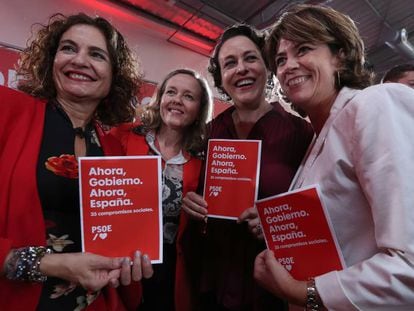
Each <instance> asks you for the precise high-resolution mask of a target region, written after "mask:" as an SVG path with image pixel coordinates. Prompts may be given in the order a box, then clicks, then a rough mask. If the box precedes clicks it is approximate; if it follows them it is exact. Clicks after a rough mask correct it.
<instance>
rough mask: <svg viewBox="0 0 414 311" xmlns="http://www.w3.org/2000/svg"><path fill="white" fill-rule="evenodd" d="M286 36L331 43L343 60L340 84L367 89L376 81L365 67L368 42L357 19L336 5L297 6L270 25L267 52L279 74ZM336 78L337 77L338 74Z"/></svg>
mask: <svg viewBox="0 0 414 311" xmlns="http://www.w3.org/2000/svg"><path fill="white" fill-rule="evenodd" d="M282 38H284V39H286V40H289V41H293V42H297V43H305V42H307V43H318V44H327V45H328V47H329V48H330V50H331V52H332V53H333V54H334V55H338V56H339V58H340V60H341V67H340V68H339V69H338V74H337V76H338V77H339V79H336V80H337V81H336V86H337V88H338V89H340V88H342V87H343V86H347V87H350V88H356V89H363V88H365V87H367V86H369V85H371V84H372V80H373V73H372V72H371V71H370V70H368V69H367V68H366V67H365V58H364V43H363V41H362V39H361V37H360V35H359V32H358V29H357V27H356V26H355V23H354V22H353V20H352V19H351V18H350V17H349V16H347V15H345V14H342V13H340V12H338V11H335V10H334V9H332V8H329V7H324V6H316V5H296V6H294V7H292V8H291V9H290V10H288V11H287V12H285V13H284V14H283V15H282V16H281V17H280V19H279V20H278V21H277V22H276V23H275V24H274V25H273V26H272V27H271V28H270V33H269V35H268V37H267V40H266V46H265V54H266V58H267V60H268V63H269V67H270V69H271V70H272V71H273V72H274V73H276V70H277V66H276V64H275V56H276V52H277V49H278V46H279V43H280V40H281V39H282ZM335 78H336V77H335Z"/></svg>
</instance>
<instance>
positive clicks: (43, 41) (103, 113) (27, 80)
mask: <svg viewBox="0 0 414 311" xmlns="http://www.w3.org/2000/svg"><path fill="white" fill-rule="evenodd" d="M75 25H90V26H93V27H96V28H97V29H98V30H99V31H100V32H101V33H102V34H103V36H104V37H105V41H106V44H107V47H108V51H109V56H110V60H111V65H112V84H111V88H110V91H109V94H108V96H107V97H106V98H105V99H104V100H103V101H102V102H101V103H100V104H99V106H98V107H97V110H96V118H97V119H98V120H99V121H101V122H102V123H104V124H107V125H115V124H118V123H122V122H126V121H131V120H132V119H133V117H134V112H135V110H134V107H133V106H132V105H131V101H132V100H133V98H134V97H135V95H136V94H137V92H138V89H139V87H140V85H141V83H142V75H141V72H140V70H139V68H138V63H137V61H136V59H135V56H134V55H133V53H132V52H131V50H130V49H129V48H128V46H127V43H126V42H125V40H124V38H123V36H122V35H121V33H120V32H119V31H118V30H117V29H115V27H113V26H112V25H111V24H110V23H109V22H108V21H107V20H106V19H104V18H102V17H90V16H88V15H86V14H84V13H79V14H75V15H70V16H65V15H63V14H60V13H58V14H54V15H52V16H51V17H50V18H49V21H48V23H47V24H46V25H42V24H35V25H34V26H40V29H39V30H38V31H37V33H36V34H34V35H33V37H34V38H33V40H32V41H31V42H30V44H29V45H28V47H27V48H26V49H25V50H24V51H23V52H22V54H21V57H20V61H19V66H18V68H17V73H18V75H19V76H20V77H21V79H20V80H19V83H18V86H17V87H18V89H20V90H22V91H23V92H26V93H28V94H30V95H32V96H34V97H38V98H41V99H46V100H53V99H55V98H56V87H55V83H54V81H53V61H54V58H55V55H56V52H57V49H58V46H59V41H60V39H61V37H62V35H63V34H64V33H65V32H66V31H67V30H68V29H69V28H71V27H72V26H75Z"/></svg>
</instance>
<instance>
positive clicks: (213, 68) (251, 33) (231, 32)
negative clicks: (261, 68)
mask: <svg viewBox="0 0 414 311" xmlns="http://www.w3.org/2000/svg"><path fill="white" fill-rule="evenodd" d="M237 36H244V37H247V38H248V39H250V40H251V41H252V42H253V43H254V44H255V45H256V46H257V48H258V49H259V51H260V53H261V55H262V58H263V60H264V61H265V64H266V67H267V62H266V58H265V55H264V46H265V37H264V34H262V33H260V32H259V31H258V30H257V29H255V28H254V27H252V26H250V25H246V24H236V25H233V26H231V27H229V28H227V29H226V30H225V31H224V32H223V34H222V35H221V37H220V38H219V39H218V41H217V44H216V47H215V48H214V52H213V55H212V56H211V58H210V62H209V66H208V68H207V69H208V72H209V73H210V74H211V76H212V77H213V80H214V86H215V87H216V88H217V89H218V91H219V92H220V93H222V94H224V95H226V96H227V97H228V98H230V96H229V95H228V94H227V92H226V90H224V88H223V86H222V80H221V68H220V63H219V60H218V56H219V53H220V50H221V47H222V46H223V44H224V42H226V41H227V40H229V39H231V38H233V37H237Z"/></svg>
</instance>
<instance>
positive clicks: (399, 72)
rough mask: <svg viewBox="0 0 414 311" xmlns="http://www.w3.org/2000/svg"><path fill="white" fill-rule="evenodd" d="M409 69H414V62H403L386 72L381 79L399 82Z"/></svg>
mask: <svg viewBox="0 0 414 311" xmlns="http://www.w3.org/2000/svg"><path fill="white" fill-rule="evenodd" d="M409 71H414V65H413V64H401V65H397V66H394V67H392V68H391V69H390V70H388V71H387V72H386V73H385V75H384V77H383V78H382V80H381V81H382V82H398V80H400V79H401V78H402V77H403V76H404V75H405V73H406V72H409Z"/></svg>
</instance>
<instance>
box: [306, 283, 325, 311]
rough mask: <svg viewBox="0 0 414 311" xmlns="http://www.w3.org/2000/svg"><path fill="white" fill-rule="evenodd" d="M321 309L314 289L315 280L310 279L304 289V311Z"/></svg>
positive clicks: (320, 302)
mask: <svg viewBox="0 0 414 311" xmlns="http://www.w3.org/2000/svg"><path fill="white" fill-rule="evenodd" d="M321 308H322V301H321V298H320V297H319V294H318V290H317V289H316V285H315V279H314V278H310V279H309V281H308V283H307V287H306V309H305V310H306V311H319V310H321Z"/></svg>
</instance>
